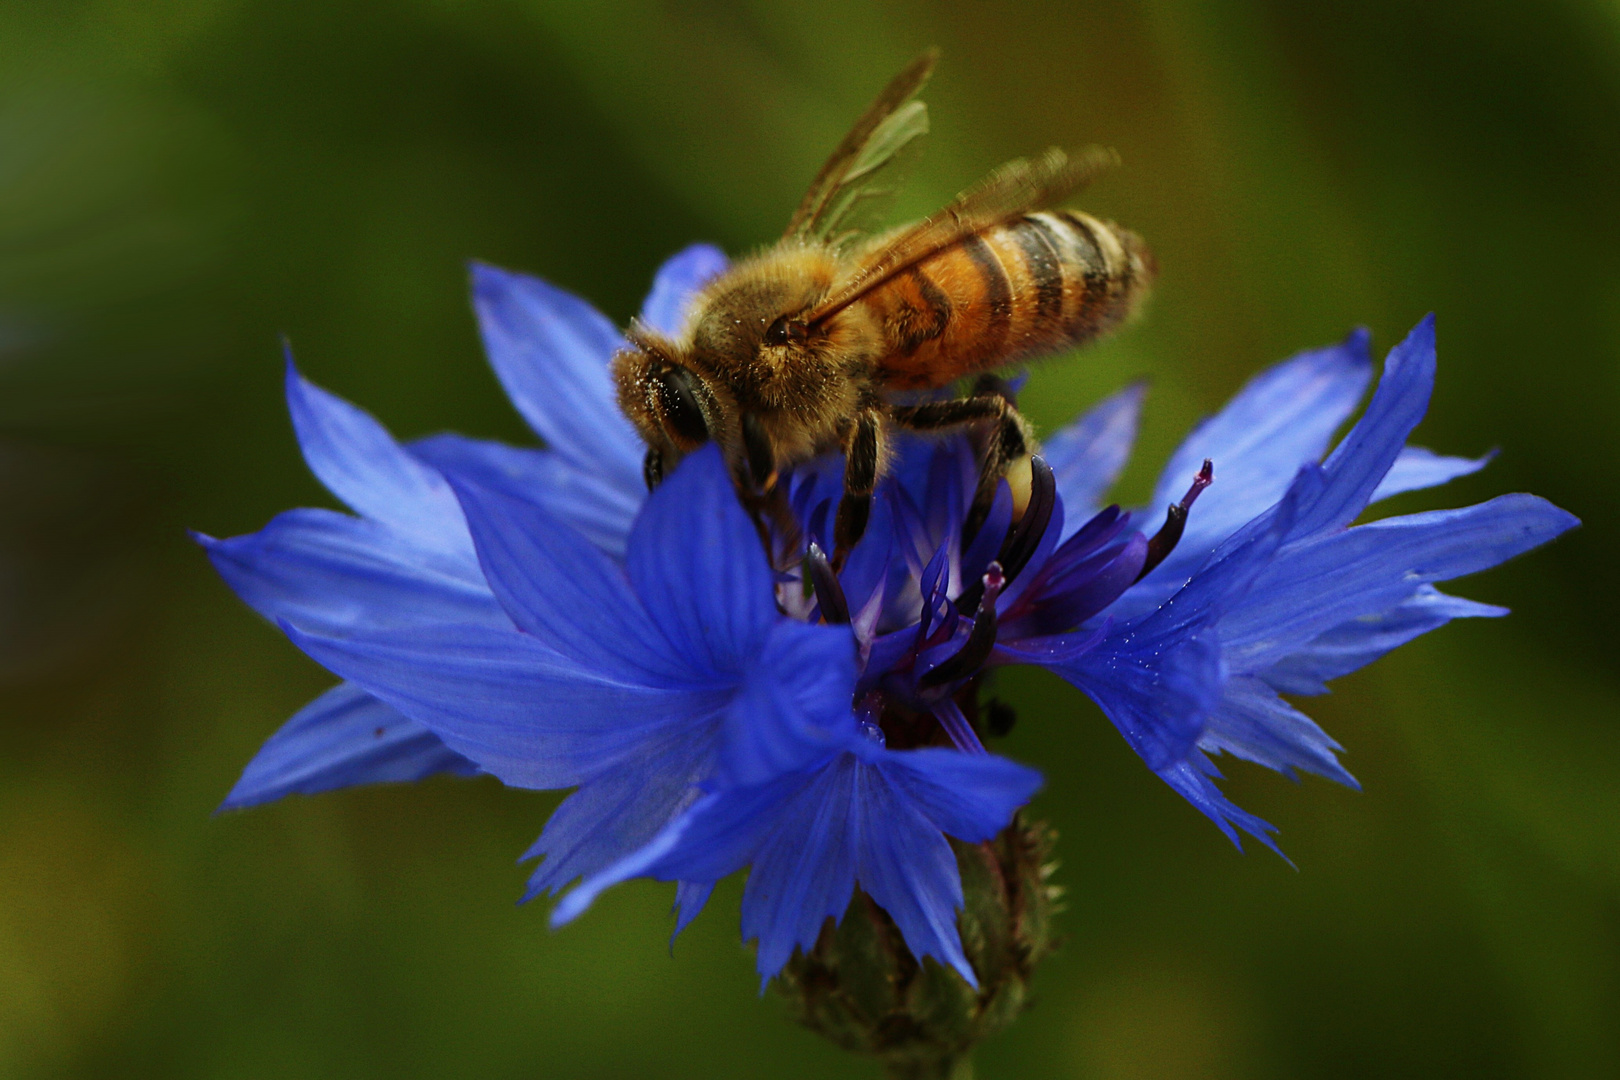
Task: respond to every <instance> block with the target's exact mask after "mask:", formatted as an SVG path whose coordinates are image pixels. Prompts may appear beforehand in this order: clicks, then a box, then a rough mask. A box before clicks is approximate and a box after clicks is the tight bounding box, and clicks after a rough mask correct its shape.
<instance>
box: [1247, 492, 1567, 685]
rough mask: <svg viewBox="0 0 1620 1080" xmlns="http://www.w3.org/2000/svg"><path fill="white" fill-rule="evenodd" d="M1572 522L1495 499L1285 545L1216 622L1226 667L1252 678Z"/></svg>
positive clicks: (1542, 503)
mask: <svg viewBox="0 0 1620 1080" xmlns="http://www.w3.org/2000/svg"><path fill="white" fill-rule="evenodd" d="M1576 524H1577V522H1576V519H1575V518H1574V517H1573V516H1571V515H1570V514H1567V513H1565V512H1564V511H1563V510H1560V509H1558V507H1556V506H1554V505H1552V504H1551V503H1549V502H1547V501H1546V500H1544V499H1539V498H1536V497H1535V496H1533V495H1503V496H1501V497H1499V498H1496V499H1492V500H1491V501H1490V502H1486V503H1480V504H1479V505H1477V506H1471V507H1468V508H1466V509H1463V510H1441V511H1435V512H1432V513H1427V514H1413V515H1410V516H1407V517H1396V518H1385V519H1384V520H1382V521H1374V522H1371V523H1370V524H1366V525H1361V526H1357V527H1356V528H1354V529H1349V530H1347V531H1345V532H1341V533H1336V534H1332V535H1328V536H1325V537H1322V538H1319V539H1316V540H1312V541H1308V542H1305V543H1303V544H1299V545H1295V546H1293V547H1288V548H1284V549H1283V554H1282V555H1281V556H1280V557H1279V558H1278V559H1277V561H1276V562H1275V564H1274V565H1272V566H1271V567H1269V568H1268V569H1267V570H1266V571H1265V573H1263V574H1262V575H1261V576H1260V578H1259V579H1258V580H1257V581H1256V582H1255V584H1254V587H1253V588H1252V589H1251V590H1250V591H1249V593H1248V594H1247V596H1246V597H1245V598H1244V599H1243V600H1242V601H1241V602H1240V603H1239V604H1238V605H1237V606H1236V607H1234V608H1233V610H1232V611H1231V612H1229V613H1228V614H1227V615H1226V616H1225V617H1224V618H1223V619H1222V620H1221V622H1220V634H1221V640H1222V641H1223V643H1224V644H1225V651H1226V659H1227V663H1228V664H1229V665H1230V666H1231V669H1232V670H1233V671H1234V672H1236V673H1239V674H1250V673H1254V672H1258V671H1261V670H1263V669H1265V668H1267V667H1269V666H1270V665H1272V664H1274V663H1276V662H1277V661H1279V660H1281V659H1283V658H1284V657H1286V656H1288V655H1289V654H1290V653H1292V652H1294V651H1296V650H1297V649H1299V648H1301V647H1302V646H1304V645H1306V644H1307V643H1308V642H1310V641H1311V640H1312V639H1314V638H1316V637H1317V636H1318V635H1319V634H1323V633H1325V632H1327V631H1329V630H1332V629H1333V628H1335V627H1337V626H1339V625H1340V624H1342V623H1344V622H1347V621H1348V620H1351V619H1355V618H1358V617H1360V616H1363V615H1376V614H1379V613H1381V612H1384V611H1386V610H1387V609H1389V608H1391V607H1394V606H1395V605H1397V604H1400V603H1403V602H1404V601H1406V600H1407V599H1409V598H1410V597H1411V596H1412V595H1413V594H1414V593H1415V592H1416V591H1417V589H1418V588H1419V586H1421V585H1424V584H1427V583H1430V582H1436V581H1447V580H1449V579H1451V578H1455V577H1461V576H1463V575H1465V574H1472V573H1477V572H1478V571H1480V570H1484V569H1487V568H1489V567H1492V566H1495V565H1497V564H1498V563H1500V562H1504V561H1506V560H1507V559H1510V558H1512V557H1513V556H1515V555H1519V554H1522V553H1523V552H1525V551H1528V550H1530V549H1531V548H1533V547H1536V546H1538V545H1540V544H1544V543H1546V542H1547V541H1548V540H1551V539H1553V538H1554V537H1555V536H1557V535H1559V534H1560V533H1562V532H1564V531H1565V530H1567V529H1569V528H1572V527H1573V526H1574V525H1576ZM1296 528H1297V526H1296Z"/></svg>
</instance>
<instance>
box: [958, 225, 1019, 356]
mask: <svg viewBox="0 0 1620 1080" xmlns="http://www.w3.org/2000/svg"><path fill="white" fill-rule="evenodd" d="M962 250H963V251H964V252H966V253H967V257H968V258H970V259H972V260H973V265H974V266H976V267H978V268H979V274H980V276H981V277H983V278H984V304H985V310H986V317H987V321H986V323H985V328H984V336H983V337H982V339H981V348H982V349H983V350H984V351H985V352H995V351H997V350H999V349H1000V348H1001V345H1002V343H1003V342H1005V341H1006V340H1007V334H1008V333H1009V332H1010V331H1011V330H1012V282H1010V281H1008V280H1007V271H1006V269H1005V268H1004V267H1003V266H1002V265H1001V260H1000V259H998V258H996V253H995V252H994V251H991V250H990V245H989V244H987V243H985V242H984V238H983V237H982V236H979V235H978V234H977V233H975V234H973V235H972V236H969V237H968V238H967V239H966V240H963V241H962Z"/></svg>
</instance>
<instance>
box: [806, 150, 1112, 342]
mask: <svg viewBox="0 0 1620 1080" xmlns="http://www.w3.org/2000/svg"><path fill="white" fill-rule="evenodd" d="M1117 164H1119V156H1118V155H1117V154H1115V153H1114V151H1112V150H1108V149H1105V148H1103V147H1100V146H1088V147H1086V148H1085V149H1083V150H1081V151H1080V152H1079V153H1078V154H1076V155H1075V156H1074V157H1070V156H1069V155H1068V154H1066V153H1064V152H1063V151H1062V150H1059V149H1057V148H1056V147H1054V148H1052V149H1051V150H1048V151H1047V152H1046V153H1045V154H1042V155H1041V156H1040V157H1039V158H1037V159H1036V160H1034V161H1030V160H1028V159H1027V158H1019V159H1018V160H1016V161H1009V162H1008V163H1007V164H1005V165H1003V166H1001V168H999V169H997V170H996V171H995V172H993V173H991V174H990V175H989V176H988V177H986V178H985V179H984V180H983V181H982V182H981V183H980V184H979V185H978V186H977V187H973V188H970V189H968V190H967V191H966V192H964V193H962V194H961V195H959V196H957V198H956V200H955V201H954V202H952V203H950V205H948V206H946V207H945V208H944V209H943V210H941V211H939V212H938V213H936V214H934V215H932V216H930V217H927V218H924V219H923V220H922V221H919V222H918V223H917V224H915V225H913V226H911V227H910V228H908V229H905V230H903V231H901V232H900V233H899V234H897V235H896V236H894V237H893V238H891V239H890V240H888V241H886V242H885V243H883V244H882V246H880V247H878V248H876V249H875V250H873V251H871V252H869V253H867V255H866V256H865V257H863V258H862V259H861V260H860V261H859V263H858V264H857V265H856V268H855V270H854V272H853V273H852V274H851V275H850V276H849V278H848V279H847V280H845V281H844V282H843V283H841V284H840V285H838V286H836V287H834V289H833V291H832V292H831V293H829V294H828V295H827V298H826V299H825V300H823V301H822V302H821V303H820V304H818V305H816V307H815V308H814V309H812V310H811V311H809V312H808V313H806V314H805V315H804V317H803V321H804V323H805V324H807V325H808V324H813V323H817V322H820V321H821V320H822V319H825V318H827V317H828V316H830V315H832V314H834V313H836V312H838V311H841V310H843V309H844V308H846V307H848V306H849V305H850V304H852V303H854V302H855V301H856V300H859V299H860V298H861V297H862V296H864V295H866V294H867V293H868V292H871V291H872V290H873V289H875V288H877V287H878V286H879V285H882V284H883V283H884V282H886V281H888V280H889V279H891V278H893V277H894V276H895V275H896V274H900V273H903V272H905V271H906V270H908V269H909V268H911V267H912V266H915V265H916V264H917V263H919V262H922V261H923V260H924V259H926V258H928V257H929V256H930V255H933V254H936V253H937V252H940V251H942V250H944V249H945V248H948V247H950V246H951V245H952V244H955V243H957V242H959V241H961V240H964V239H966V238H967V237H969V236H972V235H973V234H975V233H979V232H983V231H984V230H986V229H989V228H992V227H993V226H996V225H1000V224H1002V223H1003V222H1006V221H1010V220H1012V219H1013V218H1017V217H1022V216H1023V215H1024V214H1027V213H1029V212H1031V211H1033V210H1039V209H1041V208H1042V207H1045V206H1051V205H1053V204H1054V203H1058V202H1062V201H1063V200H1064V199H1066V198H1068V197H1069V196H1070V195H1072V194H1074V193H1075V192H1076V191H1079V190H1080V189H1081V188H1083V187H1085V186H1086V184H1088V183H1090V182H1091V180H1092V179H1093V178H1094V177H1095V176H1096V175H1097V174H1098V173H1100V172H1102V171H1103V170H1104V169H1108V168H1111V167H1112V166H1114V165H1117Z"/></svg>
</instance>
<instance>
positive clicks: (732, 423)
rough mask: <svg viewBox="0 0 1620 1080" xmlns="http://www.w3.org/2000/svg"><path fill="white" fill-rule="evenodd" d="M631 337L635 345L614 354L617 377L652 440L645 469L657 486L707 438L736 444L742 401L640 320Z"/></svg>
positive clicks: (626, 407) (623, 402)
mask: <svg viewBox="0 0 1620 1080" xmlns="http://www.w3.org/2000/svg"><path fill="white" fill-rule="evenodd" d="M626 337H627V340H628V341H629V343H630V344H629V348H626V349H621V350H620V351H619V352H618V353H617V354H616V355H615V356H614V357H613V381H614V383H615V384H616V385H617V388H618V395H619V408H620V409H622V410H623V411H624V414H625V415H626V416H628V417H629V418H630V421H631V423H633V424H635V426H636V430H638V431H639V432H640V433H641V437H642V438H643V439H645V440H646V442H647V459H646V463H645V466H644V472H645V476H646V480H647V486H648V488H653V487H656V486H657V484H658V482H659V481H660V480H661V479H663V476H664V474H665V473H666V472H668V471H669V470H670V469H673V468H674V467H675V465H676V464H677V463H678V462H679V461H680V460H681V458H683V457H685V456H686V455H687V454H689V453H691V452H692V451H694V450H696V449H697V448H698V447H700V446H702V445H703V444H704V443H706V442H709V441H710V440H713V441H715V442H718V443H720V445H721V446H722V447H726V448H729V447H731V446H732V445H734V444H735V443H736V442H737V441H738V440H737V438H736V436H735V435H734V434H733V433H734V432H736V431H737V428H738V421H737V404H736V399H735V398H734V397H733V396H732V394H731V392H730V390H729V389H728V388H727V387H726V386H725V384H724V383H722V382H720V381H719V380H716V379H712V378H709V377H707V376H706V375H704V374H703V373H702V372H701V370H700V369H698V368H697V367H694V366H693V365H692V364H690V363H688V362H687V361H686V358H685V357H684V356H683V355H682V353H681V351H680V349H679V348H678V347H676V346H675V345H674V344H673V343H671V342H670V341H668V340H666V339H665V338H663V337H661V336H659V335H658V334H656V333H654V332H653V331H651V330H649V329H647V328H646V327H644V326H640V325H637V326H633V327H632V328H631V329H630V332H629V333H628V334H627V335H626ZM728 456H731V455H729V454H728Z"/></svg>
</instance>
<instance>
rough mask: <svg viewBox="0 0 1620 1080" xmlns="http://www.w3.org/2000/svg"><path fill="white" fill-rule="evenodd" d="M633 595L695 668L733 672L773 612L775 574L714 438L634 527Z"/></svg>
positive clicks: (756, 646) (754, 649)
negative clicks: (767, 561) (739, 498)
mask: <svg viewBox="0 0 1620 1080" xmlns="http://www.w3.org/2000/svg"><path fill="white" fill-rule="evenodd" d="M626 568H627V569H628V570H629V572H630V581H631V583H632V584H633V585H634V587H635V590H636V595H637V596H639V597H640V598H641V602H642V604H643V605H645V607H646V608H647V611H648V614H650V615H651V616H652V619H653V621H654V622H655V623H657V624H658V627H659V629H661V630H662V631H663V632H664V636H665V637H666V638H667V639H668V640H669V642H670V644H671V645H672V647H673V648H674V650H675V652H676V654H677V655H679V656H681V657H683V658H684V659H686V661H687V662H688V663H689V664H690V665H691V667H692V668H693V669H694V670H699V671H709V672H715V673H726V674H736V673H740V672H742V671H743V670H745V669H746V666H747V664H748V662H749V661H750V660H751V659H752V658H753V657H754V656H755V655H757V654H758V652H759V650H760V649H761V648H762V647H763V646H764V643H765V635H766V633H767V632H768V631H769V629H770V627H771V625H772V623H774V622H775V621H776V619H777V611H776V599H775V596H776V577H775V575H774V574H772V573H771V569H770V566H769V565H767V563H766V562H765V552H764V550H763V549H762V548H761V546H760V542H759V534H758V533H757V532H755V531H754V526H753V523H752V522H751V521H749V520H748V515H747V514H746V513H744V512H743V509H742V507H741V506H740V505H738V502H737V494H736V490H735V489H734V488H733V487H732V482H731V475H730V473H729V472H728V471H727V469H726V466H725V462H724V460H723V459H722V458H721V456H720V451H719V449H718V448H717V447H716V446H715V445H714V444H712V443H710V444H708V445H706V446H704V447H703V448H702V449H701V450H698V451H697V452H696V453H693V454H689V455H687V457H686V459H685V460H684V461H682V462H681V464H680V466H679V467H678V468H677V469H676V470H675V472H674V474H673V475H671V476H670V477H669V478H668V479H666V480H665V481H664V482H663V483H662V484H660V485H659V487H658V490H657V491H655V492H654V493H653V494H652V496H651V497H650V498H649V499H648V500H647V505H646V507H645V508H644V509H643V510H642V512H641V516H640V517H638V518H637V519H636V524H635V527H634V528H633V529H632V530H631V532H630V547H629V552H628V554H627V557H626Z"/></svg>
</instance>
